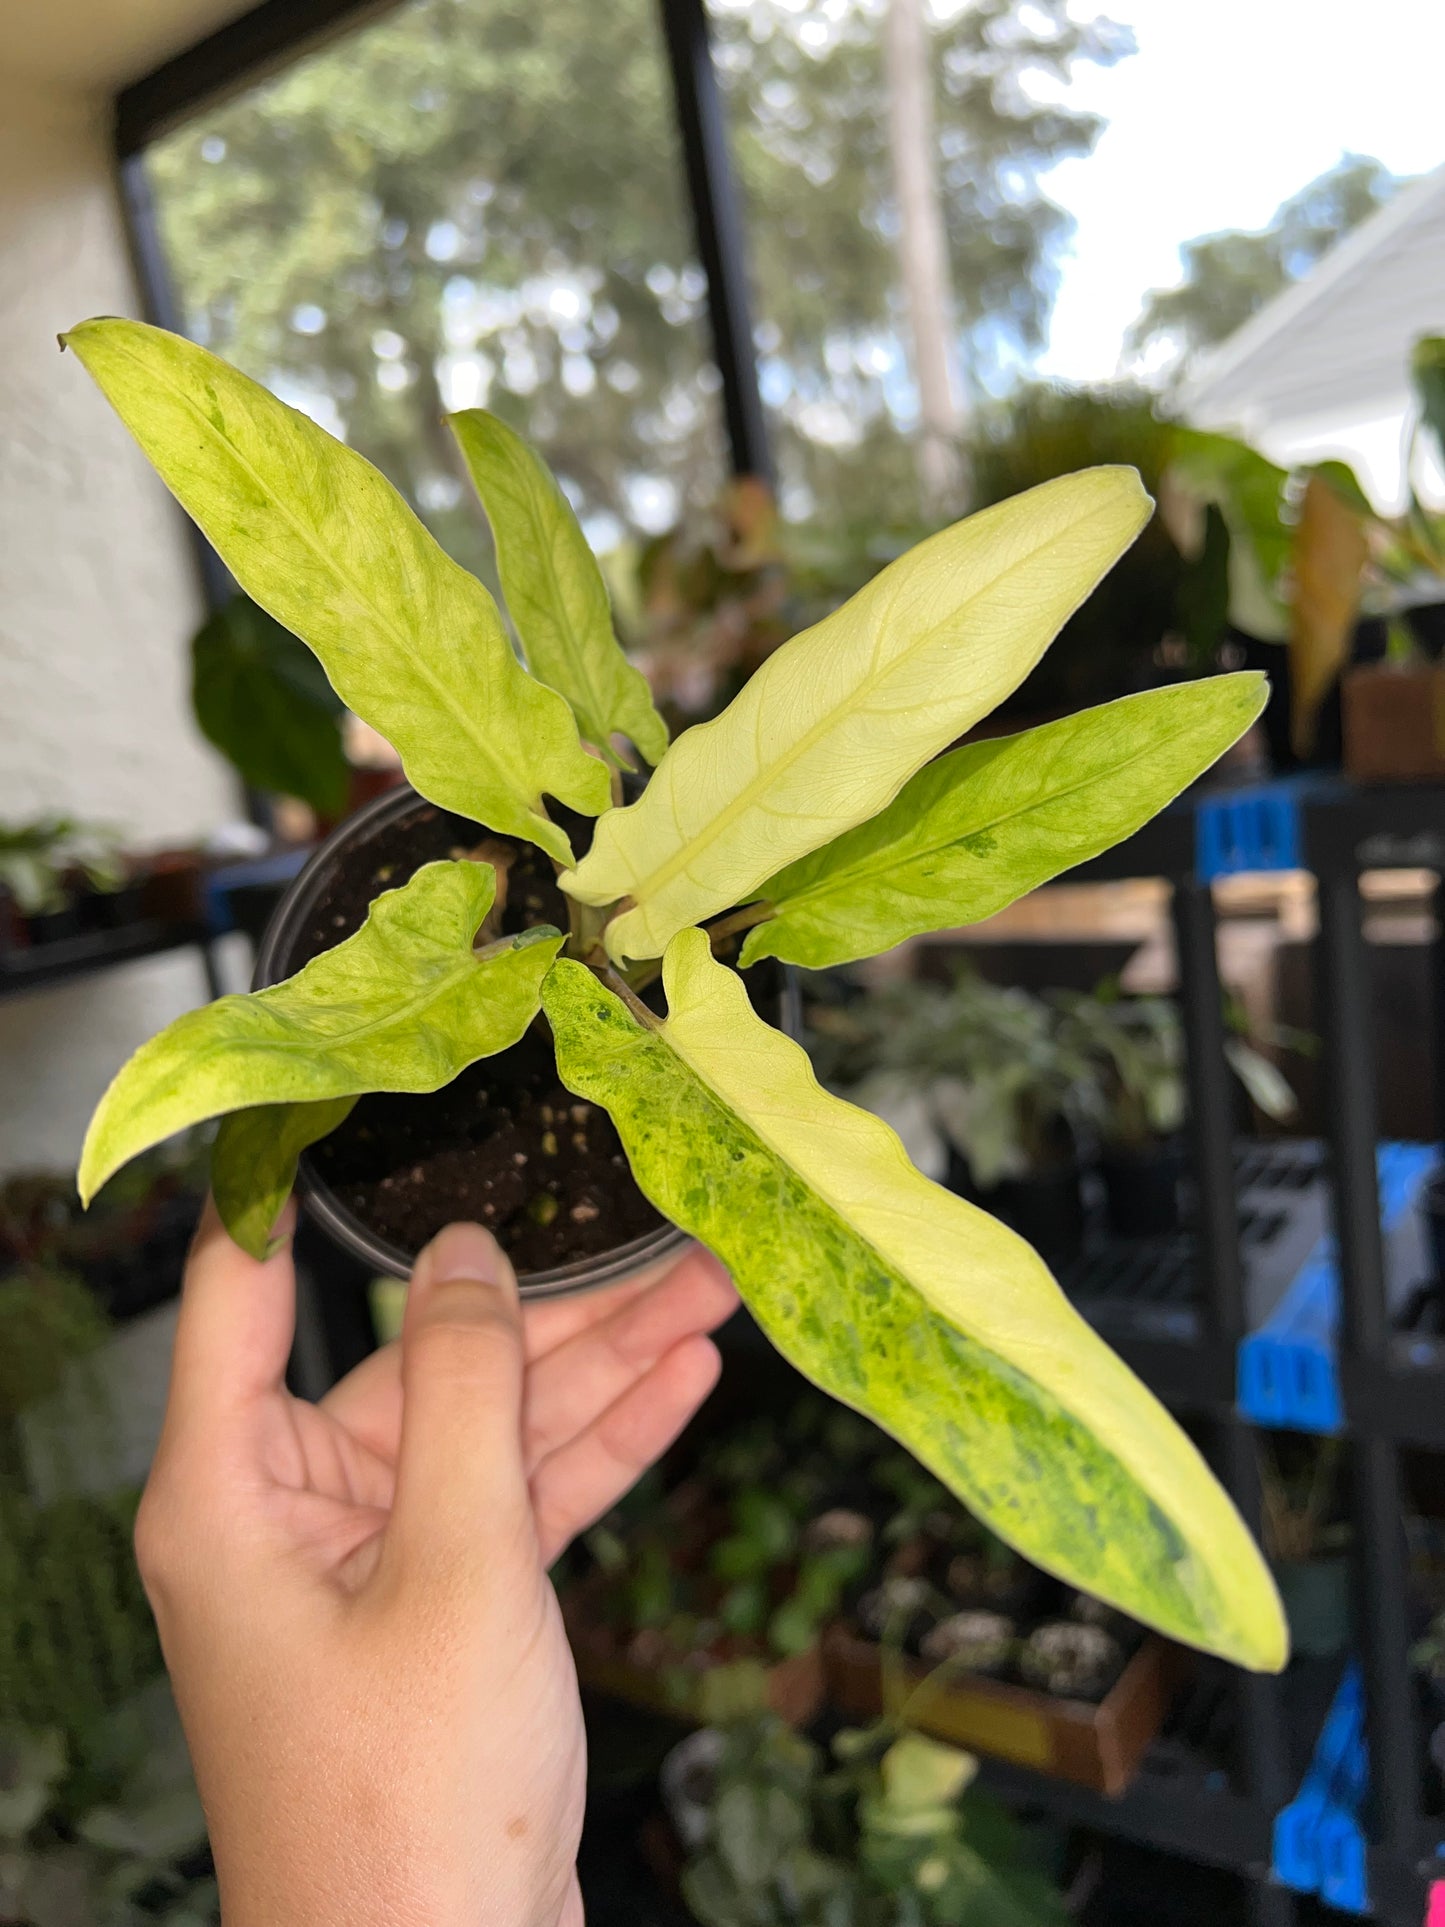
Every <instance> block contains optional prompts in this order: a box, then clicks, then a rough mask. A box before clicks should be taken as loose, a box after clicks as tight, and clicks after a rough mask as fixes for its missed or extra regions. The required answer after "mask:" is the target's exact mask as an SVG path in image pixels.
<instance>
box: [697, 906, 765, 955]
mask: <svg viewBox="0 0 1445 1927" xmlns="http://www.w3.org/2000/svg"><path fill="white" fill-rule="evenodd" d="M772 914H773V906H772V904H771V903H768V902H767V901H766V900H764V901H762V902H759V903H745V904H744V905H743V907H742V909H741V910H730V911H729V912H728V914H727V915H726V916H725V917H719V919H718V921H717V922H716V923H710V924H708V925H707V936H708V942H709V943H710V944H711V945H712V947H713V949H714V950H716V949H717V947H718V945H719V944H720V943H721V942H722V941H723V939H724V938H725V937H732V936H735V935H736V934H737V932H738V931H739V930H751V929H752V927H753V925H754V924H755V923H766V922H767V920H768V918H769V917H770V916H772Z"/></svg>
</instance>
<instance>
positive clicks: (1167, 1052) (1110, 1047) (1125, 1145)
mask: <svg viewBox="0 0 1445 1927" xmlns="http://www.w3.org/2000/svg"><path fill="white" fill-rule="evenodd" d="M1054 1002H1055V1006H1056V1009H1057V1011H1058V1013H1059V1023H1060V1026H1061V1029H1062V1032H1063V1034H1064V1037H1065V1039H1066V1040H1067V1041H1066V1044H1065V1046H1064V1051H1065V1055H1066V1056H1067V1057H1068V1058H1069V1059H1070V1060H1071V1061H1077V1060H1080V1059H1083V1060H1087V1061H1090V1062H1091V1063H1092V1065H1093V1073H1092V1076H1091V1077H1090V1079H1089V1080H1088V1082H1089V1087H1090V1088H1091V1089H1092V1090H1094V1091H1095V1092H1097V1093H1099V1095H1100V1098H1101V1102H1100V1104H1099V1108H1098V1113H1097V1116H1098V1128H1099V1137H1100V1141H1101V1142H1100V1158H1099V1170H1100V1174H1101V1176H1102V1178H1103V1181H1104V1196H1105V1201H1106V1205H1107V1208H1108V1215H1109V1225H1110V1228H1111V1230H1113V1231H1114V1232H1115V1234H1116V1235H1117V1236H1119V1237H1121V1238H1146V1237H1161V1236H1165V1235H1167V1234H1168V1233H1169V1232H1172V1231H1177V1230H1178V1229H1179V1226H1180V1223H1181V1221H1182V1209H1181V1193H1182V1190H1183V1186H1184V1181H1185V1177H1186V1173H1187V1170H1188V1154H1187V1151H1186V1149H1185V1145H1184V1141H1183V1137H1182V1135H1181V1133H1182V1131H1183V1126H1184V1119H1185V1111H1186V1104H1187V1099H1188V1086H1187V1082H1186V1075H1185V1062H1184V1027H1183V1024H1182V1022H1181V1020H1180V1016H1179V1008H1178V1006H1177V1004H1175V1003H1174V1001H1173V999H1172V998H1168V997H1128V996H1125V995H1124V994H1123V993H1122V992H1121V990H1120V987H1119V984H1118V980H1117V979H1115V978H1110V979H1108V980H1106V981H1105V982H1104V983H1102V984H1100V985H1099V986H1098V988H1097V989H1096V990H1094V991H1092V992H1088V993H1084V994H1079V993H1076V992H1067V991H1062V992H1059V993H1057V994H1056V996H1055V999H1054ZM1245 1023H1246V1018H1245V1015H1244V1012H1243V1010H1242V1008H1241V1007H1239V1006H1237V1005H1234V1004H1230V1005H1228V1006H1227V1007H1226V1024H1227V1026H1228V1028H1229V1030H1230V1033H1231V1034H1230V1035H1229V1036H1228V1037H1227V1039H1226V1041H1225V1046H1224V1051H1225V1057H1226V1059H1227V1060H1228V1063H1229V1066H1230V1068H1231V1070H1233V1072H1234V1074H1235V1076H1236V1077H1237V1078H1238V1079H1239V1081H1240V1084H1241V1085H1242V1086H1243V1088H1244V1090H1245V1091H1246V1092H1247V1093H1248V1095H1249V1097H1250V1098H1251V1100H1252V1101H1253V1102H1254V1103H1255V1104H1256V1105H1258V1107H1259V1109H1260V1110H1261V1111H1263V1112H1264V1114H1265V1115H1266V1116H1267V1117H1269V1118H1272V1119H1274V1120H1276V1121H1283V1120H1284V1119H1286V1118H1288V1117H1291V1116H1293V1115H1294V1111H1295V1098H1294V1092H1293V1091H1292V1090H1291V1089H1290V1087H1289V1085H1288V1084H1287V1083H1286V1082H1285V1080H1284V1078H1283V1077H1282V1076H1281V1074H1280V1072H1279V1071H1278V1070H1277V1069H1276V1068H1275V1066H1274V1065H1273V1064H1272V1063H1271V1062H1270V1060H1269V1059H1268V1058H1267V1057H1265V1056H1263V1055H1262V1054H1261V1053H1260V1052H1259V1051H1258V1050H1256V1049H1255V1048H1254V1046H1253V1045H1252V1044H1250V1043H1249V1042H1248V1040H1247V1038H1246V1037H1245V1036H1244V1035H1243V1031H1244V1027H1245ZM1292 1041H1298V1040H1297V1039H1293V1038H1292Z"/></svg>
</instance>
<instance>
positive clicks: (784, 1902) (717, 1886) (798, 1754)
mask: <svg viewBox="0 0 1445 1927" xmlns="http://www.w3.org/2000/svg"><path fill="white" fill-rule="evenodd" d="M906 1721H907V1712H906V1709H905V1710H901V1711H900V1712H899V1713H898V1715H897V1716H896V1717H895V1718H892V1719H889V1718H884V1719H881V1720H879V1721H878V1722H876V1723H875V1724H874V1725H873V1726H871V1727H868V1728H844V1729H843V1730H842V1731H841V1732H839V1733H837V1734H835V1735H834V1737H833V1740H832V1742H831V1744H830V1745H829V1746H828V1747H827V1748H826V1749H824V1748H823V1747H821V1746H818V1745H815V1744H814V1743H813V1742H812V1741H810V1740H808V1739H805V1738H803V1737H801V1736H800V1735H799V1734H797V1733H794V1732H792V1731H790V1730H789V1729H788V1728H787V1727H786V1726H785V1725H783V1724H782V1723H781V1722H780V1721H778V1720H777V1719H776V1718H773V1717H770V1716H769V1715H767V1714H766V1713H757V1712H754V1713H751V1714H748V1713H743V1714H741V1715H739V1716H736V1717H734V1718H733V1719H732V1720H731V1721H730V1722H729V1723H728V1724H727V1725H726V1726H724V1727H722V1728H721V1729H714V1730H711V1731H705V1732H704V1733H700V1734H697V1735H694V1736H693V1737H692V1739H691V1740H689V1741H685V1742H683V1747H682V1748H680V1749H679V1750H678V1751H679V1755H680V1756H681V1757H680V1758H677V1759H675V1760H671V1761H669V1762H668V1763H666V1764H665V1765H664V1771H663V1786H664V1791H665V1793H666V1794H667V1796H668V1805H669V1808H670V1810H671V1812H672V1814H673V1817H674V1825H675V1826H676V1828H677V1831H678V1834H679V1836H680V1838H681V1839H682V1840H683V1841H684V1842H685V1843H686V1844H687V1845H688V1846H690V1847H691V1852H690V1854H689V1858H688V1860H687V1864H686V1866H685V1867H684V1869H683V1872H682V1891H683V1895H684V1898H685V1899H686V1901H687V1903H688V1906H689V1907H690V1908H691V1909H692V1911H693V1913H694V1914H695V1915H696V1917H697V1918H698V1920H700V1921H701V1922H703V1923H704V1927H774V1924H775V1923H776V1927H804V1924H806V1927H826V1923H829V1922H833V1921H840V1920H847V1921H849V1922H853V1923H856V1924H857V1927H891V1924H892V1923H894V1922H898V1921H902V1920H905V1919H906V1920H909V1921H911V1922H914V1923H916V1927H945V1924H946V1927H1063V1923H1064V1922H1065V1921H1066V1920H1067V1919H1068V1917H1069V1916H1068V1911H1067V1909H1066V1907H1065V1905H1064V1901H1063V1897H1062V1895H1061V1894H1060V1892H1059V1891H1058V1888H1057V1887H1056V1885H1055V1884H1054V1882H1053V1881H1052V1880H1051V1879H1050V1878H1049V1876H1048V1874H1047V1873H1046V1872H1045V1871H1044V1868H1043V1865H1042V1856H1041V1855H1040V1853H1039V1850H1038V1848H1037V1846H1036V1844H1035V1843H1034V1842H1033V1841H1032V1840H1031V1839H1030V1838H1029V1836H1028V1835H1027V1834H1025V1832H1024V1830H1023V1829H1022V1828H1021V1827H1020V1826H1019V1825H1018V1823H1017V1822H1016V1821H1014V1820H1012V1819H1011V1818H1010V1817H1009V1816H1008V1815H1007V1814H1006V1813H1005V1812H1004V1811H1003V1809H1002V1808H1001V1807H999V1806H997V1805H996V1804H995V1803H994V1802H993V1801H992V1800H990V1799H989V1798H988V1797H987V1796H986V1795H985V1794H984V1793H983V1792H982V1791H981V1790H980V1789H978V1788H977V1787H976V1786H975V1784H974V1781H975V1776H976V1774H977V1770H978V1762H977V1761H976V1760H975V1759H974V1758H973V1756H972V1755H971V1754H969V1753H966V1752H963V1751H962V1750H960V1749H959V1748H956V1747H952V1746H945V1745H942V1744H940V1743H939V1742H938V1741H937V1740H931V1739H929V1738H927V1737H926V1736H925V1735H923V1734H921V1733H918V1732H915V1731H912V1730H910V1729H909V1728H908V1726H907V1724H906Z"/></svg>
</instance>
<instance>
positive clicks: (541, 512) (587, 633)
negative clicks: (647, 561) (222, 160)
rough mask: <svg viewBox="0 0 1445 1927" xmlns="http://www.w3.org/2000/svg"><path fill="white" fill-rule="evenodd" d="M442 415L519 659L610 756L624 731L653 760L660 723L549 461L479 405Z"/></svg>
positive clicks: (658, 750)
mask: <svg viewBox="0 0 1445 1927" xmlns="http://www.w3.org/2000/svg"><path fill="white" fill-rule="evenodd" d="M448 419H449V421H450V423H451V428H452V433H453V434H454V435H455V436H456V438H457V442H458V444H459V445H460V447H461V451H462V454H463V456H464V457H465V458H466V464H467V467H468V469H469V470H470V471H471V477H472V480H473V481H474V482H475V483H476V485H477V493H478V495H480V496H481V498H482V506H483V508H485V509H486V511H487V520H488V521H489V522H490V523H491V525H492V541H493V543H494V545H495V547H496V551H497V570H498V573H499V574H500V576H501V578H502V593H503V595H504V596H505V597H506V598H507V612H508V614H509V615H510V616H511V618H512V622H513V625H514V627H515V628H516V631H517V636H518V639H519V640H520V642H521V644H522V653H523V654H524V655H525V656H526V658H527V666H528V667H529V668H530V669H531V671H532V674H533V675H534V676H536V677H537V678H538V679H539V680H540V681H542V682H544V683H546V684H547V686H548V688H549V689H555V690H556V691H557V692H558V694H559V695H562V696H565V697H566V699H567V701H568V702H569V703H570V704H571V705H572V711H573V714H574V715H575V716H576V718H577V723H578V727H579V728H580V729H581V731H582V734H583V735H584V736H585V737H586V738H587V740H588V742H589V743H592V744H593V745H595V747H596V748H598V749H600V750H601V751H602V753H603V755H604V756H606V757H607V759H608V760H609V761H610V762H616V761H617V760H618V759H617V756H616V753H615V751H614V749H613V745H612V738H613V736H614V735H621V736H626V737H629V738H630V739H631V740H632V741H633V742H634V743H636V745H637V747H638V748H639V749H640V750H641V751H642V753H643V755H644V756H645V757H646V758H647V760H648V762H649V763H658V762H661V760H662V756H663V752H664V751H665V750H666V748H667V724H666V723H665V722H664V721H663V720H662V718H661V716H659V715H658V713H657V710H656V709H655V708H654V707H653V702H652V692H651V690H650V689H649V688H648V687H647V678H646V677H645V676H644V675H643V673H642V671H641V670H640V669H635V668H634V667H633V665H632V664H631V663H630V662H629V661H628V660H627V658H626V656H625V655H624V654H623V653H622V645H621V643H620V642H619V641H618V640H617V637H616V636H615V635H614V634H613V630H612V606H611V604H610V602H609V601H608V598H607V584H606V583H605V582H604V581H603V579H602V571H601V569H600V568H598V566H597V558H596V556H594V555H593V553H592V551H591V549H589V548H588V546H587V538H586V536H585V535H583V533H582V530H581V528H580V526H579V525H578V521H577V517H576V516H575V515H574V514H573V512H572V504H571V503H570V502H569V501H568V500H567V497H566V496H565V495H564V494H563V493H562V490H561V488H560V487H559V486H558V484H557V482H556V479H555V478H554V476H553V475H552V472H551V470H550V469H549V468H548V467H547V465H546V463H545V462H544V461H543V460H542V458H541V456H540V455H538V453H537V452H536V450H535V449H534V448H532V447H531V446H530V445H529V444H528V443H527V442H525V441H523V439H522V437H521V436H520V435H519V434H517V433H516V431H515V430H514V429H511V428H508V426H507V424H506V423H505V422H504V421H501V420H500V419H499V418H498V417H497V416H496V415H492V414H489V413H488V412H487V410H486V409H485V408H468V409H465V410H464V411H463V412H462V413H461V414H458V415H452V416H449V417H448ZM628 767H629V768H630V767H631V765H630V764H629V765H628Z"/></svg>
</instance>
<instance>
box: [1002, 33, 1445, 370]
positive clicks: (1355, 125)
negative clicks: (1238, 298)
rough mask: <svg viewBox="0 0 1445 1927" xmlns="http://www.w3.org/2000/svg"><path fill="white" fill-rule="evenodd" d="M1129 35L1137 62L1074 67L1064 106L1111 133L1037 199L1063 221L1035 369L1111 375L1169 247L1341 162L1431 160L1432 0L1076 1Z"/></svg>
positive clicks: (1436, 143)
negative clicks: (1064, 213) (1066, 214)
mask: <svg viewBox="0 0 1445 1927" xmlns="http://www.w3.org/2000/svg"><path fill="white" fill-rule="evenodd" d="M1072 10H1073V11H1075V12H1078V13H1080V14H1085V15H1087V14H1094V13H1100V12H1107V13H1108V14H1109V15H1111V17H1113V18H1114V19H1117V20H1120V21H1124V22H1126V23H1127V24H1128V25H1130V26H1132V27H1133V29H1134V33H1135V38H1136V39H1137V41H1138V43H1139V51H1138V53H1137V54H1135V55H1133V56H1132V57H1131V58H1129V59H1127V60H1124V61H1121V62H1120V63H1119V65H1118V66H1116V67H1114V68H1112V69H1105V70H1102V71H1101V70H1099V69H1095V68H1088V67H1084V68H1080V69H1079V70H1078V71H1077V73H1076V75H1075V79H1074V82H1073V84H1072V86H1071V87H1070V89H1069V95H1068V97H1069V100H1070V102H1071V103H1073V104H1078V105H1081V106H1086V107H1090V108H1093V109H1095V110H1097V111H1098V112H1099V113H1101V114H1103V115H1104V116H1105V117H1106V118H1107V120H1108V122H1109V126H1108V128H1107V129H1106V131H1105V132H1104V134H1103V135H1102V137H1101V138H1100V141H1099V144H1098V146H1097V147H1096V148H1095V150H1094V152H1093V153H1092V154H1091V155H1090V156H1089V157H1088V158H1087V159H1083V160H1077V161H1065V162H1063V163H1061V164H1060V165H1059V166H1058V167H1056V168H1054V169H1052V170H1051V172H1050V173H1049V174H1048V176H1047V177H1046V186H1047V188H1048V191H1049V193H1050V194H1051V195H1052V196H1053V197H1054V199H1055V200H1057V201H1059V202H1060V203H1061V204H1062V205H1063V206H1065V207H1067V208H1068V209H1069V211H1070V212H1071V213H1072V214H1073V215H1074V216H1075V217H1076V218H1077V221H1078V230H1077V232H1076V234H1075V236H1074V240H1073V244H1072V248H1071V251H1070V254H1069V257H1068V258H1067V259H1066V260H1065V261H1064V262H1063V264H1062V280H1061V285H1060V288H1059V295H1058V300H1057V303H1056V305H1055V308H1054V314H1053V322H1052V327H1051V331H1050V337H1049V344H1048V347H1047V349H1046V350H1045V352H1044V355H1043V356H1042V358H1041V360H1040V362H1039V364H1038V366H1039V371H1040V372H1041V373H1044V374H1049V375H1053V376H1056V377H1058V378H1060V379H1064V380H1076V381H1101V380H1107V379H1108V378H1109V377H1110V376H1112V375H1113V374H1115V373H1116V372H1117V364H1118V358H1119V350H1120V346H1121V343H1122V340H1123V336H1124V331H1125V330H1126V328H1127V327H1128V325H1129V323H1130V322H1131V321H1132V320H1133V319H1134V317H1135V315H1136V314H1138V312H1139V309H1140V307H1141V306H1142V304H1143V300H1144V297H1145V294H1146V293H1147V291H1148V290H1149V289H1150V288H1152V287H1162V286H1167V285H1170V284H1173V283H1177V282H1178V280H1179V279H1180V264H1179V244H1180V242H1181V241H1186V240H1192V239H1193V238H1194V237H1195V236H1196V235H1199V234H1207V233H1211V232H1214V231H1215V230H1217V229H1220V228H1228V227H1262V226H1264V225H1265V224H1266V223H1267V222H1268V220H1269V218H1270V216H1271V215H1272V214H1273V212H1274V210H1275V209H1276V207H1278V205H1279V204H1280V202H1281V201H1283V200H1286V199H1288V197H1289V196H1290V195H1291V194H1293V193H1294V192H1295V190H1296V189H1297V188H1300V187H1303V186H1304V184H1305V182H1306V181H1309V180H1312V179H1313V178H1314V177H1315V176H1316V175H1317V174H1321V173H1323V172H1324V171H1325V169H1326V168H1328V167H1331V166H1332V165H1333V164H1334V163H1335V162H1336V161H1337V160H1338V159H1339V157H1340V155H1341V153H1342V152H1345V151H1349V152H1354V153H1361V154H1373V155H1374V156H1375V157H1376V158H1377V159H1379V160H1381V161H1383V162H1384V163H1385V165H1386V166H1387V167H1389V168H1390V169H1391V170H1392V172H1395V173H1401V174H1415V173H1423V172H1424V171H1426V170H1427V169H1429V168H1432V167H1438V166H1440V165H1441V164H1442V163H1445V112H1442V110H1441V90H1442V86H1445V0H1097V3H1095V0H1074V4H1073V9H1072Z"/></svg>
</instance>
